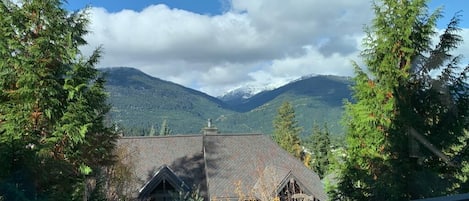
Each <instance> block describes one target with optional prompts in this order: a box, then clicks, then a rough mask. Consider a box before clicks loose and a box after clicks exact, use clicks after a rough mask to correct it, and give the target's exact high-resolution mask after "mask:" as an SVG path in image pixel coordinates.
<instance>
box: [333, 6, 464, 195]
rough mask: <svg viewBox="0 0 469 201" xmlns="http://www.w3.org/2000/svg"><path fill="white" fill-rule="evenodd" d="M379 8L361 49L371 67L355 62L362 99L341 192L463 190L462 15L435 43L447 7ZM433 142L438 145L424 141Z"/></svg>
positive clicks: (352, 122)
mask: <svg viewBox="0 0 469 201" xmlns="http://www.w3.org/2000/svg"><path fill="white" fill-rule="evenodd" d="M374 10H375V13H376V18H375V19H374V21H373V25H372V26H371V27H370V28H369V29H367V30H366V31H367V34H368V36H367V38H366V39H365V41H364V44H365V46H366V47H367V49H366V50H365V51H363V53H362V54H363V57H364V61H365V64H366V67H367V69H368V71H367V72H366V73H365V72H364V71H363V70H362V69H361V68H360V67H358V66H356V77H355V85H354V88H353V91H354V98H355V100H356V103H348V104H347V106H346V116H345V122H346V124H347V150H346V154H347V157H346V159H345V163H344V164H343V166H344V168H343V170H342V172H341V175H340V181H339V186H338V191H336V194H335V195H336V196H337V197H336V198H341V199H344V200H409V199H417V198H424V197H433V196H440V195H447V194H451V193H458V192H461V191H460V190H461V186H464V185H467V182H468V181H467V173H468V171H467V169H468V168H467V160H468V158H467V156H468V153H467V151H468V149H467V146H468V144H467V142H468V139H469V136H468V135H467V130H466V129H467V128H468V127H469V121H468V115H469V104H468V103H469V102H468V101H469V88H468V84H467V73H468V72H469V66H467V67H465V68H458V67H457V63H458V61H459V57H458V56H456V57H455V56H453V55H451V54H450V53H449V52H450V51H451V50H453V49H454V48H455V47H456V46H457V45H458V44H459V42H460V40H461V38H460V37H459V36H458V35H457V34H456V32H457V31H458V29H457V22H458V20H457V18H454V19H453V20H452V21H451V22H450V24H449V26H448V27H447V29H446V31H445V32H444V33H443V34H442V35H441V36H440V42H439V43H438V44H437V45H436V46H435V47H432V46H431V39H432V37H433V36H434V34H436V32H435V23H436V20H437V19H438V18H439V17H440V12H439V11H436V12H434V13H432V14H427V10H426V1H425V0H403V1H393V0H382V1H378V2H376V3H375V4H374ZM439 72H440V73H439ZM438 73H439V74H440V75H438V76H435V74H438ZM413 131H415V133H417V135H420V136H422V138H423V139H424V140H426V141H428V143H426V142H423V141H422V140H420V141H419V140H417V138H416V137H414V136H415V134H413V133H414V132H413ZM429 143H430V144H432V145H433V146H434V147H436V149H437V151H434V150H433V151H432V150H431V149H430V148H428V146H423V145H424V144H427V145H428V144H429ZM437 152H441V153H442V154H443V155H446V157H448V158H449V160H450V161H445V159H444V158H445V157H441V156H438V153H437ZM462 175H465V176H462Z"/></svg>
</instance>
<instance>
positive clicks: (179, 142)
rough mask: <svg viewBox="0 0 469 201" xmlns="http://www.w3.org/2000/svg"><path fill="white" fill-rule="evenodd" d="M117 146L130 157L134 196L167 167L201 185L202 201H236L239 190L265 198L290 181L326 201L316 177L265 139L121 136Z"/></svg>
mask: <svg viewBox="0 0 469 201" xmlns="http://www.w3.org/2000/svg"><path fill="white" fill-rule="evenodd" d="M118 146H120V147H126V149H127V150H128V151H129V153H131V154H132V156H133V159H132V160H133V163H134V166H135V173H136V176H137V177H138V180H139V183H137V184H135V185H134V188H135V192H139V190H141V188H142V187H143V186H144V185H145V184H147V183H148V182H149V181H150V180H151V179H152V178H153V177H154V174H155V172H156V171H158V170H159V169H161V167H166V166H167V167H168V168H169V169H171V170H172V171H173V172H174V174H175V175H177V176H178V177H179V178H180V179H181V180H182V181H183V182H184V184H185V185H188V186H196V187H199V190H200V194H201V195H202V196H203V197H205V198H206V200H208V198H210V199H214V198H216V199H217V200H220V199H222V200H238V198H239V194H240V192H242V194H244V195H246V196H250V197H253V198H256V199H259V200H263V199H265V198H266V196H270V195H273V194H277V193H278V191H279V188H281V187H282V185H283V184H284V183H285V182H288V181H289V180H291V179H294V180H295V181H296V182H298V183H299V185H300V186H302V188H303V189H302V190H303V191H304V192H305V193H306V194H308V195H312V196H314V198H316V199H318V200H326V199H327V196H326V195H325V193H324V190H323V187H322V183H321V181H320V179H319V177H318V175H317V174H315V173H314V172H312V171H311V170H310V169H308V168H306V167H305V166H304V165H303V164H302V163H301V162H300V161H299V160H297V159H296V158H294V157H292V156H291V155H290V154H289V153H287V152H286V151H284V150H283V149H281V148H280V147H279V146H277V144H276V143H275V142H273V141H272V140H271V139H270V138H269V137H268V136H266V135H262V134H235V135H233V134H214V135H171V136H161V137H160V136H158V137H123V138H121V139H119V141H118ZM266 192H268V193H267V194H266Z"/></svg>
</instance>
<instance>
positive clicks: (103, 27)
mask: <svg viewBox="0 0 469 201" xmlns="http://www.w3.org/2000/svg"><path fill="white" fill-rule="evenodd" d="M68 1H69V2H68V3H67V4H66V5H65V7H66V8H67V9H69V10H72V11H73V10H78V9H82V8H84V7H85V6H87V5H89V6H92V8H91V10H90V14H91V15H90V19H91V24H90V26H89V29H90V31H91V33H90V34H89V35H88V36H87V38H86V39H87V41H88V43H89V45H88V46H85V47H83V48H82V52H83V53H84V54H89V53H90V52H91V51H92V50H93V49H94V48H96V47H98V46H102V47H103V50H104V55H103V57H102V60H101V62H100V64H99V67H113V66H129V67H135V68H138V69H140V70H142V71H144V72H146V73H148V74H150V75H152V76H155V77H159V78H162V79H165V80H169V81H173V82H176V83H179V84H182V85H184V86H188V87H192V88H195V89H197V90H201V91H203V92H205V93H208V94H210V95H213V96H217V95H222V94H223V93H225V92H227V91H229V90H233V89H236V88H242V87H250V88H254V89H255V90H262V89H264V88H274V87H278V86H280V85H282V84H285V83H287V82H289V81H291V80H295V79H297V78H299V77H301V76H305V75H311V74H332V75H341V76H351V75H353V70H352V69H353V68H352V65H351V61H357V62H359V63H360V58H359V57H358V54H359V52H360V50H361V49H362V48H361V40H362V38H363V36H364V34H363V29H362V28H363V25H364V24H369V22H370V20H371V19H372V17H373V14H372V11H371V9H370V1H369V0H357V1H350V0H328V1H323V0H295V1H284V0H256V1H249V0H197V1H190V0H136V1H130V0H119V1H116V0H68ZM439 6H444V15H445V17H444V18H443V19H441V20H440V21H439V25H438V26H439V28H443V27H444V26H445V25H446V24H447V23H448V21H449V18H451V17H452V16H453V15H454V13H455V12H457V11H461V10H462V11H463V12H462V13H461V14H462V15H463V17H462V21H461V27H462V28H464V29H463V31H462V32H461V35H462V36H463V37H464V38H466V40H467V41H469V20H466V19H469V17H467V16H469V2H468V0H431V1H430V4H429V8H430V10H433V9H435V8H437V7H439ZM468 44H469V43H468V42H466V43H465V44H462V45H461V47H462V48H460V49H458V50H457V51H456V52H455V53H456V54H468V52H469V45H468ZM466 57H469V55H467V56H466ZM464 61H465V62H466V64H467V63H469V62H468V61H469V60H468V59H466V60H464Z"/></svg>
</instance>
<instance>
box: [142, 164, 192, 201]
mask: <svg viewBox="0 0 469 201" xmlns="http://www.w3.org/2000/svg"><path fill="white" fill-rule="evenodd" d="M161 182H168V183H169V184H170V185H171V186H172V187H174V188H175V189H176V190H177V191H178V192H181V193H183V194H187V193H188V192H190V191H191V188H190V187H189V186H187V185H186V184H185V183H184V181H182V180H181V179H180V178H179V177H178V176H176V175H175V174H174V172H173V170H171V169H170V168H169V167H168V166H166V165H163V166H161V167H160V168H159V169H158V171H157V172H156V173H155V175H154V176H153V177H152V178H151V179H150V180H149V181H148V182H147V183H146V184H145V185H144V186H143V187H142V188H141V189H140V191H139V195H138V199H143V198H147V197H150V194H151V193H152V192H153V191H154V190H155V188H157V186H158V185H159V184H160V183H161Z"/></svg>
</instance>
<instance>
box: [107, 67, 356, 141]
mask: <svg viewBox="0 0 469 201" xmlns="http://www.w3.org/2000/svg"><path fill="white" fill-rule="evenodd" d="M101 71H102V72H103V73H104V74H105V77H106V80H107V83H106V90H107V92H108V93H109V103H110V104H111V106H112V109H111V112H110V116H109V117H110V119H111V121H112V122H114V123H116V124H117V125H119V126H120V127H122V128H123V129H124V131H125V135H148V134H154V133H155V132H156V133H158V129H159V128H160V126H161V125H162V122H163V121H166V122H167V124H168V125H169V127H170V129H171V130H172V133H174V134H188V133H189V134H190V133H193V134H197V133H200V132H201V129H202V128H203V127H205V126H206V122H207V120H208V119H211V120H212V122H213V125H215V126H216V127H217V128H218V129H219V131H220V132H222V133H266V134H270V133H272V131H273V125H272V122H273V119H274V118H275V116H276V115H277V109H278V108H279V107H280V105H281V104H282V103H283V102H284V101H289V102H290V103H291V104H292V105H293V107H294V109H295V114H296V120H297V121H298V124H299V125H300V126H301V127H303V133H302V135H303V136H307V135H309V134H310V133H311V130H312V127H313V124H314V123H317V124H320V125H321V126H322V125H323V124H324V123H327V125H328V128H329V130H330V131H331V133H333V134H341V133H343V128H342V126H341V124H340V121H341V117H342V113H343V101H344V100H346V99H347V100H350V97H351V91H350V85H351V81H350V79H349V78H347V77H338V76H322V75H318V76H309V77H304V78H302V79H298V80H296V81H293V82H291V83H288V84H286V85H284V86H281V87H279V88H276V89H272V90H266V91H262V92H260V93H257V94H254V95H253V94H251V93H250V91H249V90H247V91H246V90H242V89H238V90H237V91H232V92H231V93H227V94H225V95H224V96H221V97H212V96H210V95H207V94H205V93H203V92H200V91H197V90H194V89H190V88H188V87H184V86H182V85H179V84H175V83H172V82H169V81H165V80H163V79H159V78H155V77H152V76H149V75H147V74H145V73H143V72H141V71H139V70H137V69H135V68H127V67H114V68H104V69H101Z"/></svg>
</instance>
